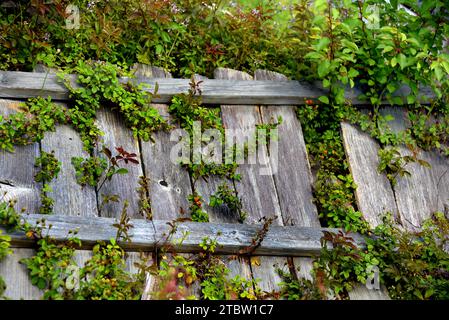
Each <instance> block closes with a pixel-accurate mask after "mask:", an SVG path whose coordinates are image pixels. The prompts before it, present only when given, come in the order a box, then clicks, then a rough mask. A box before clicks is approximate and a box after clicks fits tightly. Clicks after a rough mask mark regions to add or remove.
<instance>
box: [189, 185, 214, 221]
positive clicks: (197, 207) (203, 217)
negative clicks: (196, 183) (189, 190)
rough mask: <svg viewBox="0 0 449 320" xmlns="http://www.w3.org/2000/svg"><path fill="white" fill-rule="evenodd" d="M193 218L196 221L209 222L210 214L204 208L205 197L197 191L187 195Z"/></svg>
mask: <svg viewBox="0 0 449 320" xmlns="http://www.w3.org/2000/svg"><path fill="white" fill-rule="evenodd" d="M187 200H188V201H189V210H190V215H191V216H192V220H193V221H196V222H209V215H208V214H207V212H206V211H204V210H203V198H202V197H201V195H199V194H198V193H197V192H194V193H193V194H191V195H189V196H188V197H187Z"/></svg>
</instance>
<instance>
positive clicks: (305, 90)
mask: <svg viewBox="0 0 449 320" xmlns="http://www.w3.org/2000/svg"><path fill="white" fill-rule="evenodd" d="M75 78H76V77H75V76H74V75H71V81H72V84H73V85H74V86H75V87H76V86H77V84H76V83H75ZM162 78H163V77H162ZM121 81H122V82H128V81H129V79H127V78H122V79H121ZM142 81H143V82H145V83H147V84H148V85H149V88H148V90H150V91H153V90H154V87H155V84H156V82H157V83H158V84H159V91H158V92H159V97H157V98H154V100H153V101H154V102H158V103H167V102H170V100H171V97H172V96H173V95H175V94H178V93H182V92H185V93H186V92H187V91H188V89H189V80H188V79H142V78H141V79H139V80H138V82H142ZM325 94H326V90H322V89H319V88H317V86H313V85H312V84H309V83H300V82H298V81H288V82H285V83H275V82H272V81H257V82H248V81H238V80H227V81H226V80H220V81H217V80H213V79H210V80H206V81H204V83H203V101H204V103H207V104H237V105H242V104H248V105H256V104H269V105H292V104H294V105H303V104H304V103H305V102H304V101H305V99H317V98H318V97H320V96H322V95H325ZM358 95H359V90H357V89H356V88H349V87H348V88H347V90H346V94H345V97H346V99H347V100H350V101H351V102H352V103H353V104H354V105H357V104H366V101H360V100H359V99H358V98H357V96H358ZM394 95H397V96H400V97H403V100H404V102H406V97H407V96H408V89H407V88H406V87H404V88H401V89H400V90H398V92H397V93H395V94H394ZM36 96H44V97H46V96H51V97H52V98H54V99H60V100H66V99H67V98H68V92H67V89H66V88H65V87H64V85H63V84H62V83H61V82H60V81H59V80H58V78H57V76H56V75H55V74H52V73H50V74H33V73H29V72H20V71H0V98H29V97H36ZM420 96H421V100H422V101H423V102H426V101H428V99H427V98H425V96H427V97H430V98H433V97H434V95H433V94H432V93H431V91H430V90H429V88H423V89H422V90H421V94H420ZM383 103H384V104H389V102H388V101H384V102H383Z"/></svg>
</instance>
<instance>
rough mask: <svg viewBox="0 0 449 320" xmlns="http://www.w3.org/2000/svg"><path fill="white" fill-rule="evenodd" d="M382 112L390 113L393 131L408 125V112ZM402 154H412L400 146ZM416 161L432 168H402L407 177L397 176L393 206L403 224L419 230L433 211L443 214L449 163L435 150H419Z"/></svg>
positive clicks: (447, 198) (415, 165)
mask: <svg viewBox="0 0 449 320" xmlns="http://www.w3.org/2000/svg"><path fill="white" fill-rule="evenodd" d="M381 113H382V114H384V115H386V114H390V115H392V116H393V117H394V120H393V121H391V122H390V123H389V125H390V127H391V129H392V130H393V131H395V132H398V131H402V130H405V129H406V128H407V127H408V126H409V122H408V119H407V111H406V110H404V109H401V108H397V107H387V108H382V109H381ZM399 151H400V153H401V155H403V156H404V155H411V154H412V152H411V151H410V150H409V149H408V148H407V147H406V146H399ZM418 159H422V160H424V161H427V162H428V163H429V164H430V165H431V168H427V167H424V166H421V165H420V164H418V163H410V164H408V165H407V166H406V167H405V169H406V170H407V171H408V172H410V174H411V176H410V177H407V176H405V177H398V178H397V184H396V185H395V186H394V188H393V189H394V193H395V198H396V203H397V206H398V210H399V213H400V221H401V223H402V225H403V226H404V227H405V228H407V229H409V230H418V229H419V228H420V226H421V224H422V222H423V221H424V220H425V219H428V218H430V217H431V216H432V214H433V213H435V212H444V211H445V205H447V204H448V203H449V172H448V168H449V160H448V159H447V158H445V157H444V156H443V155H440V154H438V152H437V151H433V150H431V151H422V150H421V151H420V152H419V154H418Z"/></svg>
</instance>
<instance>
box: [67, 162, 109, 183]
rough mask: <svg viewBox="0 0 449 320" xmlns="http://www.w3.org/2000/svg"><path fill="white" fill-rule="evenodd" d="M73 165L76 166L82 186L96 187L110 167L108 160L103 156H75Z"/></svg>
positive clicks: (78, 179) (77, 178)
mask: <svg viewBox="0 0 449 320" xmlns="http://www.w3.org/2000/svg"><path fill="white" fill-rule="evenodd" d="M72 165H73V167H74V168H75V172H76V180H77V181H78V183H79V184H80V185H82V186H85V185H89V186H92V187H95V186H97V185H98V182H99V180H100V178H101V176H102V175H103V173H104V172H105V171H106V169H107V168H108V162H107V161H106V159H104V158H101V157H89V158H87V159H84V158H82V157H73V158H72Z"/></svg>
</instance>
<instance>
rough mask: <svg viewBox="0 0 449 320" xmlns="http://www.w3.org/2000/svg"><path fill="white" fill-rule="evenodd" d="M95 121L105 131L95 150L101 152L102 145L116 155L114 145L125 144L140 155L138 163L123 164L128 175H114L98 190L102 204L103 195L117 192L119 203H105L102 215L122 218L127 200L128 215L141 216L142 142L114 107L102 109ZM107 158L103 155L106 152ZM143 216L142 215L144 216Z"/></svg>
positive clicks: (124, 145)
mask: <svg viewBox="0 0 449 320" xmlns="http://www.w3.org/2000/svg"><path fill="white" fill-rule="evenodd" d="M96 123H97V125H98V127H99V128H100V129H101V130H102V131H103V132H104V136H103V137H102V141H101V143H100V144H99V146H98V148H97V150H96V153H97V154H100V155H101V150H102V148H103V147H106V148H108V149H109V150H111V152H112V154H116V153H117V151H116V150H115V148H117V147H122V148H124V149H125V150H126V151H128V152H130V153H136V154H137V158H136V159H137V160H138V161H139V164H138V165H135V164H131V163H130V164H128V165H126V164H123V167H124V168H126V169H127V170H128V173H127V174H125V175H115V176H113V177H112V179H111V181H107V182H106V183H105V184H104V185H103V187H102V188H101V189H100V190H98V189H97V197H98V202H99V205H100V207H101V205H102V202H103V199H104V196H103V195H106V196H107V195H109V196H110V195H118V196H119V198H120V203H116V202H110V203H108V204H106V205H104V206H103V208H102V209H101V212H99V214H100V215H101V216H106V217H119V216H120V214H121V211H122V208H123V203H124V201H125V200H126V201H128V203H129V206H128V215H129V216H130V217H134V218H138V217H142V216H141V215H140V214H139V194H138V191H137V188H138V187H139V177H141V176H143V170H142V164H141V163H140V148H139V141H138V140H137V139H136V138H134V137H133V134H132V132H131V130H129V129H128V128H126V125H125V123H124V121H123V119H121V118H120V117H119V115H118V114H117V113H116V112H114V111H111V110H106V109H104V108H103V109H100V110H99V112H98V113H97V120H96ZM103 157H104V155H103ZM142 218H143V217H142Z"/></svg>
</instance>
